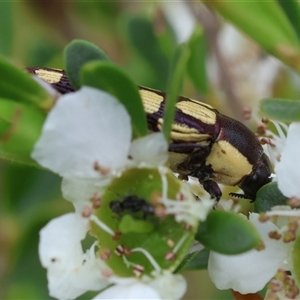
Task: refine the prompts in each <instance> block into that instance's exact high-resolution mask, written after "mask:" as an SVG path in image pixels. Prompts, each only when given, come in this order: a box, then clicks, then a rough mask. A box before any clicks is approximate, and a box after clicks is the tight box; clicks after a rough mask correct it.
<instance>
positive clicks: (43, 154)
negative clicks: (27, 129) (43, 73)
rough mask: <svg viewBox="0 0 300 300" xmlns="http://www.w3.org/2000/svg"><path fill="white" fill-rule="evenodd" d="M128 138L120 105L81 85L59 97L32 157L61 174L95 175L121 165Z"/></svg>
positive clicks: (128, 126) (127, 124)
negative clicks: (105, 169)
mask: <svg viewBox="0 0 300 300" xmlns="http://www.w3.org/2000/svg"><path fill="white" fill-rule="evenodd" d="M130 140H131V124H130V118H129V115H128V113H127V111H126V109H125V108H124V106H123V105H122V104H121V103H120V102H119V101H117V100H116V99H115V98H114V97H112V96H111V95H109V94H107V93H106V92H103V91H100V90H97V89H94V88H90V87H83V88H81V89H80V90H79V91H78V92H75V93H70V94H67V95H64V96H62V97H60V98H59V100H58V101H57V103H56V105H55V106H54V108H53V109H52V110H51V111H50V113H49V115H48V117H47V119H46V122H45V124H44V126H43V130H42V136H41V137H40V139H39V140H38V142H37V143H36V145H35V148H34V151H33V153H32V158H33V159H35V160H36V161H38V162H39V164H40V165H42V166H44V167H46V168H49V169H50V170H52V171H54V172H56V173H58V174H60V175H61V176H64V177H72V176H76V177H84V178H95V177H99V174H98V172H96V171H95V170H94V164H95V163H97V164H98V165H99V166H100V167H103V168H110V169H115V168H120V167H123V166H124V164H125V162H126V160H127V155H128V150H129V147H130Z"/></svg>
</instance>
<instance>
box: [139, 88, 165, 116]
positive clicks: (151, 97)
mask: <svg viewBox="0 0 300 300" xmlns="http://www.w3.org/2000/svg"><path fill="white" fill-rule="evenodd" d="M140 95H141V97H142V100H143V105H144V110H145V111H146V112H147V113H149V114H153V113H155V112H157V111H158V110H159V107H160V104H161V103H162V102H163V101H164V97H163V96H161V95H159V94H157V93H155V92H151V91H148V90H143V89H141V90H140Z"/></svg>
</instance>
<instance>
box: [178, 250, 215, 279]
mask: <svg viewBox="0 0 300 300" xmlns="http://www.w3.org/2000/svg"><path fill="white" fill-rule="evenodd" d="M209 253H210V250H209V249H208V248H204V249H202V250H198V251H196V252H193V253H190V254H188V255H187V256H186V257H185V258H184V260H183V261H182V263H181V264H180V265H179V267H178V268H177V270H176V272H175V273H179V272H182V271H187V270H203V269H207V266H208V258H209Z"/></svg>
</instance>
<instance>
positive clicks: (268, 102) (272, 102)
mask: <svg viewBox="0 0 300 300" xmlns="http://www.w3.org/2000/svg"><path fill="white" fill-rule="evenodd" d="M260 110H261V113H262V115H264V116H266V117H268V118H270V119H274V120H278V121H282V122H287V123H291V122H299V121H300V100H291V99H278V98H269V99H263V100H262V101H261V102H260Z"/></svg>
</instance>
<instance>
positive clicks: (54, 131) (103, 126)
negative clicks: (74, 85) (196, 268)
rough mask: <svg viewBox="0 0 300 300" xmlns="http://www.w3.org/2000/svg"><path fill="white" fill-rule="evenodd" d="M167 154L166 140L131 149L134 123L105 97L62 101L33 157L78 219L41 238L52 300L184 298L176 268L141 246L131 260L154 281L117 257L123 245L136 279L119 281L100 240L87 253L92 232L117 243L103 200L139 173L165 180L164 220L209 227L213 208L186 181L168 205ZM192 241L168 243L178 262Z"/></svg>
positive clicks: (65, 220) (50, 228)
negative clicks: (57, 180) (56, 179)
mask: <svg viewBox="0 0 300 300" xmlns="http://www.w3.org/2000/svg"><path fill="white" fill-rule="evenodd" d="M167 149H168V145H167V143H166V140H165V139H164V137H163V135H162V134H161V133H154V134H150V135H148V136H146V137H142V138H139V139H136V140H134V141H132V129H131V122H130V116H129V115H128V113H127V111H126V109H125V108H124V106H123V105H122V104H121V103H120V102H119V101H117V99H115V98H114V97H112V96H111V95H109V94H107V93H106V92H103V91H100V90H97V89H94V88H89V87H83V88H81V89H80V90H79V91H77V92H75V93H70V94H67V95H64V96H61V97H60V98H59V99H58V101H57V102H56V104H55V106H54V107H53V108H52V110H51V111H50V112H49V114H48V116H47V119H46V121H45V124H44V126H43V129H42V133H41V137H40V139H39V140H38V141H37V143H36V145H35V148H34V151H33V152H32V157H33V159H35V160H36V161H37V162H38V163H39V164H40V165H42V166H43V167H45V168H48V169H50V170H51V171H53V172H55V173H57V174H59V175H60V176H62V177H63V183H62V192H63V195H64V197H65V198H66V199H67V200H69V201H71V202H72V203H73V204H74V207H75V212H74V213H69V214H66V215H63V216H61V217H58V218H55V219H53V220H52V221H50V222H49V223H48V224H47V225H46V226H45V227H44V228H43V229H42V230H41V232H40V243H39V256H40V260H41V262H42V265H43V266H44V267H45V268H47V277H48V288H49V293H50V295H51V296H52V297H55V298H58V299H74V298H76V297H78V296H80V295H82V294H83V293H85V292H86V291H89V290H91V291H101V290H102V289H105V288H106V289H105V290H104V291H102V292H101V293H100V294H99V295H97V296H96V297H95V298H94V299H120V298H122V299H163V298H171V299H180V298H181V297H182V296H183V294H184V293H185V290H186V283H185V280H184V278H183V277H182V276H181V275H174V274H172V272H171V271H172V270H174V268H175V267H176V266H174V267H170V268H164V267H161V266H160V264H159V263H157V261H156V260H155V259H154V258H153V257H152V255H151V253H150V251H147V250H145V249H144V248H142V246H141V247H136V248H134V249H131V252H134V251H136V252H137V251H139V252H140V253H142V254H143V255H144V256H145V257H146V258H147V260H148V261H149V263H150V265H151V266H152V267H153V271H152V272H151V273H150V274H143V266H140V265H138V264H136V263H135V264H134V263H132V262H129V261H128V260H127V258H126V257H125V255H123V254H124V253H120V251H119V250H118V249H119V248H121V245H119V246H118V247H117V249H115V252H117V254H118V255H119V256H122V255H123V261H124V265H126V266H128V267H129V266H131V267H132V266H133V267H134V272H133V273H134V274H135V275H136V276H134V274H132V276H124V274H123V276H119V274H120V273H122V271H118V270H115V268H114V267H110V266H109V265H108V264H107V259H108V257H110V256H111V252H112V249H108V248H105V249H102V250H103V251H102V252H101V254H99V253H100V252H97V251H98V250H99V249H100V250H101V246H102V243H101V241H100V240H96V241H95V243H94V244H93V245H92V246H91V247H90V249H88V250H87V251H86V252H84V251H83V249H82V246H81V242H82V240H84V239H85V237H86V235H87V233H88V232H89V231H90V230H91V229H92V227H93V226H94V225H96V226H97V228H100V229H101V230H103V231H104V232H105V233H107V234H108V236H109V237H110V240H112V239H118V238H119V235H120V232H118V231H117V230H116V229H115V228H114V229H113V228H112V227H111V226H110V225H109V224H107V223H106V222H105V221H103V220H102V219H101V218H100V217H99V215H98V214H97V213H95V212H96V211H97V210H98V211H99V210H101V206H102V203H101V201H102V198H101V197H102V195H103V194H104V193H105V192H106V190H107V187H108V186H110V184H111V183H112V182H113V180H114V179H116V178H120V177H121V176H122V174H124V172H125V171H126V170H132V169H133V168H152V169H154V170H157V172H158V173H159V174H160V176H161V185H162V191H160V192H161V196H160V197H159V201H158V202H159V206H160V207H163V208H164V214H165V216H164V218H165V217H166V215H170V216H172V217H173V218H174V220H175V222H178V223H179V222H182V223H184V224H185V225H188V226H186V227H187V228H188V227H190V228H191V227H194V228H197V225H198V223H199V221H200V220H205V218H206V215H207V213H208V211H209V210H210V209H211V207H212V205H213V202H212V201H208V202H204V203H201V202H197V201H196V200H195V198H194V197H193V195H192V194H191V192H190V191H189V189H187V188H186V187H184V185H183V184H182V183H181V182H180V181H178V182H179V183H178V185H179V188H178V191H179V193H178V194H177V196H176V197H175V198H174V199H170V196H169V193H168V184H169V182H168V179H167V176H166V174H167V173H168V172H169V171H168V169H167V168H166V167H165V166H164V163H165V162H166V160H167ZM149 178H150V177H149ZM137 179H138V178H136V180H137ZM176 180H177V179H176ZM130 188H131V187H130V186H128V191H130ZM152 192H153V191H152ZM116 193H117V192H116ZM179 198H180V199H179ZM142 203H143V202H142ZM195 211H199V214H195ZM111 214H113V212H112V211H111ZM157 215H158V214H157ZM114 219H116V216H115V217H114ZM142 221H143V220H142ZM181 227H182V228H183V229H184V226H182V225H181ZM185 230H187V229H185ZM96 236H97V234H96ZM186 240H187V237H186V236H184V239H183V238H181V239H180V240H178V241H177V242H174V241H172V240H170V241H169V244H170V243H171V244H172V245H171V246H172V247H173V250H172V253H173V255H174V253H175V252H176V251H178V249H179V248H180V247H181V246H182V244H183V243H184V242H185V241H186ZM118 251H119V252H118ZM181 257H182V255H181ZM166 259H169V261H172V259H174V257H167V256H166Z"/></svg>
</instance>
